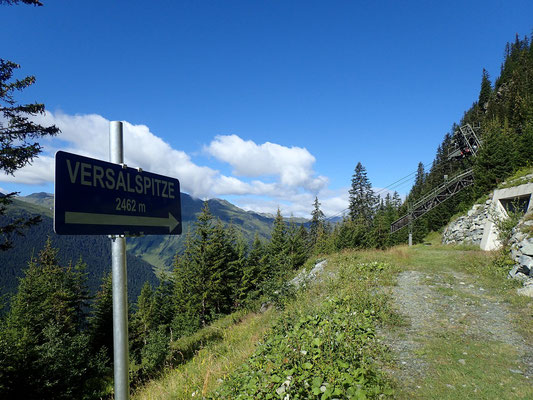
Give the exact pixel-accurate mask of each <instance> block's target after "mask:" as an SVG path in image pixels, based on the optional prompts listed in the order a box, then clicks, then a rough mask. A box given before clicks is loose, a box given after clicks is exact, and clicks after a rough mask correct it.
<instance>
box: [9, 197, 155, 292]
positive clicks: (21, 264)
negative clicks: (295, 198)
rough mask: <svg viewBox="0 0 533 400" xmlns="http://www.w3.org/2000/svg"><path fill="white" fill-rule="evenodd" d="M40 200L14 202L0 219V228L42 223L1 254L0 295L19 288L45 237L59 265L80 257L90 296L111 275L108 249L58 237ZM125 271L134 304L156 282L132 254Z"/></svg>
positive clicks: (95, 240)
mask: <svg viewBox="0 0 533 400" xmlns="http://www.w3.org/2000/svg"><path fill="white" fill-rule="evenodd" d="M38 197H39V198H40V200H39V201H35V202H34V203H28V202H22V201H20V200H14V202H13V204H12V205H11V206H10V207H9V208H8V210H7V214H6V215H5V216H3V217H0V224H2V225H4V224H6V223H7V222H9V221H11V220H13V219H14V218H16V217H19V216H22V217H28V216H30V215H35V214H39V215H41V217H42V222H41V223H40V224H38V225H36V226H33V227H31V228H29V229H26V230H25V231H24V236H23V237H14V241H13V244H14V246H13V248H12V249H9V250H7V251H4V252H0V265H1V266H2V268H1V269H0V293H12V292H14V291H15V289H16V287H17V285H18V278H19V277H21V276H22V275H23V270H24V269H25V268H26V267H27V265H28V261H29V260H30V259H31V257H32V256H37V254H38V253H39V251H40V250H41V249H42V248H43V247H44V244H45V242H46V240H47V238H48V237H50V238H51V240H52V244H53V246H54V247H56V248H59V250H60V251H59V259H60V263H61V265H66V264H68V263H69V262H70V261H72V262H73V263H75V262H76V261H77V260H78V259H79V258H80V257H81V258H82V259H83V261H84V262H85V263H86V264H87V274H88V285H89V290H90V292H91V293H95V292H96V291H97V290H98V288H99V287H100V284H101V280H102V276H103V275H104V274H105V273H107V272H110V271H111V245H110V241H109V239H108V238H107V237H105V236H85V235H83V236H59V235H56V234H55V233H54V232H53V229H52V222H53V220H52V211H51V210H50V209H49V208H46V207H42V206H41V205H40V204H42V203H40V201H43V202H44V204H46V202H47V201H49V198H48V197H45V196H37V197H35V196H34V197H33V198H32V199H37V198H38ZM126 262H127V267H128V296H129V298H130V299H131V300H134V299H136V298H137V296H138V295H139V293H140V291H141V288H142V285H143V284H144V282H146V281H148V282H150V283H151V284H152V285H153V286H154V285H157V278H156V276H155V275H154V273H153V270H152V269H153V268H152V265H150V264H148V263H147V262H145V261H143V260H142V259H141V258H140V257H137V256H135V255H134V254H132V253H131V252H129V253H128V254H127V260H126Z"/></svg>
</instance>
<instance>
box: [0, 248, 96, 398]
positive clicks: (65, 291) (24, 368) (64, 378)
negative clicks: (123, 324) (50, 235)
mask: <svg viewBox="0 0 533 400" xmlns="http://www.w3.org/2000/svg"><path fill="white" fill-rule="evenodd" d="M57 253H58V250H57V249H54V248H53V247H52V245H51V242H50V240H48V241H47V243H46V245H45V247H44V249H43V250H42V251H41V252H40V253H39V256H38V258H37V259H32V260H31V261H30V262H29V264H28V269H27V270H26V271H25V275H24V277H23V278H22V279H21V280H20V284H19V287H18V291H17V293H16V294H15V296H14V297H13V301H12V305H11V310H10V312H9V314H8V316H7V321H6V325H5V328H6V329H5V330H3V331H2V334H1V336H2V337H1V339H2V340H1V342H3V344H4V345H5V344H7V346H0V352H3V351H5V350H6V348H9V350H8V352H7V354H6V353H4V354H0V397H2V398H20V399H37V398H38V399H71V398H82V397H83V396H84V393H85V391H86V390H87V389H88V385H92V384H94V382H95V380H98V376H99V374H100V373H101V372H102V368H103V363H100V362H99V361H98V360H97V358H98V357H97V355H95V356H93V357H91V354H90V346H89V335H88V334H87V333H85V332H83V331H82V325H83V318H80V316H81V315H83V312H84V310H85V309H86V301H87V298H88V296H87V292H86V288H85V279H86V277H85V273H84V266H83V264H82V263H80V262H79V263H78V265H77V266H76V267H72V265H69V266H68V267H61V266H59V264H58V261H57ZM2 364H4V365H2ZM6 364H7V365H6Z"/></svg>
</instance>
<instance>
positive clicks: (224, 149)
mask: <svg viewBox="0 0 533 400" xmlns="http://www.w3.org/2000/svg"><path fill="white" fill-rule="evenodd" d="M205 150H206V151H207V152H208V153H209V154H211V155H212V156H213V157H215V158H217V159H219V160H220V161H224V162H226V163H228V164H230V165H231V166H232V167H233V172H234V174H235V175H238V176H245V177H252V178H255V177H260V176H268V175H277V176H279V178H280V183H281V184H282V185H286V186H293V187H296V186H300V187H303V188H305V189H308V190H312V191H315V192H317V191H319V190H320V189H321V188H323V187H325V186H326V185H327V183H328V179H327V178H326V177H324V176H318V177H315V176H314V175H315V174H314V171H313V168H312V167H313V164H314V163H315V161H316V160H315V157H313V155H312V154H311V153H309V151H307V149H305V148H302V147H285V146H281V145H279V144H276V143H270V142H266V143H263V144H261V145H258V144H256V143H255V142H253V141H252V140H243V139H241V138H240V137H239V136H237V135H219V136H216V137H215V139H214V140H213V141H212V142H211V143H210V144H209V146H206V147H205Z"/></svg>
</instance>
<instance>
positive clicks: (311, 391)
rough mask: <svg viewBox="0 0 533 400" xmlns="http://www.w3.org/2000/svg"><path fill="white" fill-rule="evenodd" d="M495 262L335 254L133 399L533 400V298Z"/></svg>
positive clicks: (429, 253)
mask: <svg viewBox="0 0 533 400" xmlns="http://www.w3.org/2000/svg"><path fill="white" fill-rule="evenodd" d="M434 239H435V243H436V242H437V241H438V240H439V239H440V238H438V237H435V238H434ZM495 261H496V260H495V259H494V255H492V254H488V253H485V252H482V251H480V250H472V249H465V248H464V247H456V248H453V247H443V246H439V245H436V244H433V245H432V246H424V245H418V246H415V247H413V248H406V247H399V248H394V249H391V250H387V251H358V252H354V251H345V252H343V253H337V254H334V255H331V256H330V257H329V258H328V266H327V268H326V270H325V271H324V272H323V274H322V275H321V276H320V278H319V279H318V280H317V281H316V282H314V283H311V282H310V283H309V284H308V285H307V287H306V288H304V289H302V290H300V291H298V292H296V293H294V294H290V295H287V296H285V297H284V298H283V299H278V303H276V306H275V307H273V308H271V309H269V310H268V311H267V312H264V313H262V314H258V313H250V314H247V315H244V316H243V315H242V314H239V316H238V317H236V318H233V319H232V321H231V323H230V325H229V326H226V327H225V326H219V327H218V328H217V327H216V325H215V326H214V327H213V329H217V331H218V334H217V335H216V336H210V337H209V338H208V336H209V335H208V334H207V329H209V328H206V330H202V331H199V333H201V332H205V333H204V334H203V335H201V334H200V335H197V336H196V337H191V339H190V340H189V341H188V342H184V341H183V340H180V341H179V342H176V344H175V345H171V347H174V346H175V348H176V349H180V350H181V349H182V348H183V346H184V343H187V346H192V342H195V341H196V343H197V345H199V346H200V347H199V351H198V352H197V353H196V354H195V355H194V357H192V358H190V359H185V360H182V361H181V362H180V363H179V365H178V366H177V367H174V368H172V369H167V370H166V371H164V373H163V375H162V377H161V378H160V379H156V380H154V381H151V382H150V383H148V384H146V386H144V387H143V388H141V389H138V390H137V392H136V394H135V396H134V398H135V399H170V398H172V399H190V398H195V397H199V398H212V399H260V398H261V399H263V398H264V399H269V398H271V399H283V398H290V399H332V398H338V399H345V398H346V399H347V398H353V399H364V398H402V399H413V398H420V399H430V398H434V399H443V398H449V399H457V398H482V399H514V398H523V399H526V398H531V396H532V395H533V389H532V388H531V385H530V382H529V377H530V376H531V375H530V374H531V373H533V362H532V360H531V358H530V357H529V354H530V352H531V348H530V346H529V344H528V343H530V340H531V332H532V330H531V328H532V327H533V319H532V318H531V315H532V314H531V311H533V303H532V301H531V299H529V298H522V297H519V296H517V295H516V292H515V286H516V283H515V282H513V281H509V280H507V279H506V278H505V271H504V270H502V269H500V268H499V267H498V266H497V263H495ZM226 321H228V320H226ZM267 327H268V330H267V331H266V332H265V329H267ZM250 340H252V341H254V345H253V346H251V344H250ZM287 395H289V397H286V396H287Z"/></svg>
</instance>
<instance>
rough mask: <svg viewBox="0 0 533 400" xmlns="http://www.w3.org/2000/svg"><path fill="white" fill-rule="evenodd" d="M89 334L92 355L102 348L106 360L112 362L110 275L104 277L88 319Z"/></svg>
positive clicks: (111, 287) (111, 289)
mask: <svg viewBox="0 0 533 400" xmlns="http://www.w3.org/2000/svg"><path fill="white" fill-rule="evenodd" d="M89 334H90V338H91V349H92V352H93V353H96V352H98V351H100V350H101V349H102V348H104V352H105V354H107V356H108V359H109V360H110V361H111V360H113V285H112V283H111V273H107V274H105V275H104V277H103V279H102V285H101V286H100V290H99V291H98V292H97V293H96V298H95V300H94V303H93V306H92V313H91V316H90V318H89Z"/></svg>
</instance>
